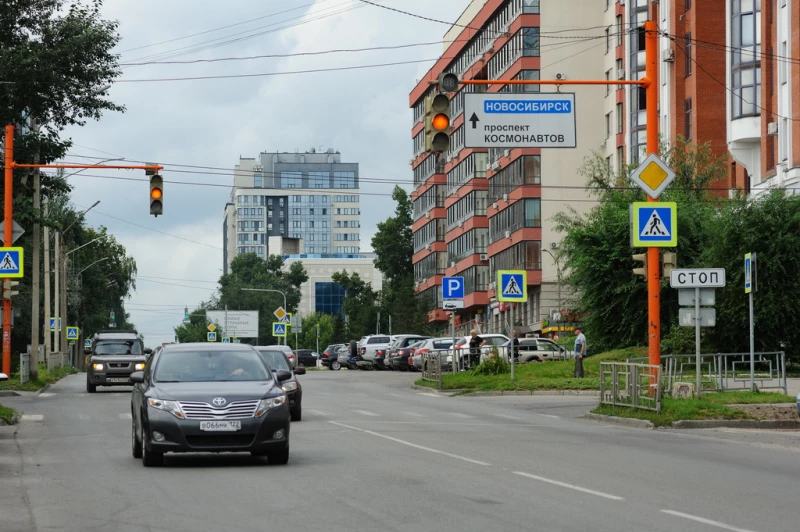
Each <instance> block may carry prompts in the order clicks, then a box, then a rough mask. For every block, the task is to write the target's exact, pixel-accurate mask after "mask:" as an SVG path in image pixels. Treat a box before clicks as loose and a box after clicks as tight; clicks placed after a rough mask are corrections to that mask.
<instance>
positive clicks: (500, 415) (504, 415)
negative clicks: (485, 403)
mask: <svg viewBox="0 0 800 532" xmlns="http://www.w3.org/2000/svg"><path fill="white" fill-rule="evenodd" d="M495 416H497V417H502V418H505V419H519V418H518V417H516V416H509V415H507V414H495Z"/></svg>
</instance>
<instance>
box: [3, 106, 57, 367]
mask: <svg viewBox="0 0 800 532" xmlns="http://www.w3.org/2000/svg"><path fill="white" fill-rule="evenodd" d="M31 129H32V130H33V131H34V133H36V151H35V152H34V153H33V164H39V122H37V121H36V119H31ZM41 200H42V183H41V176H40V175H39V169H38V168H34V169H33V210H34V211H36V216H37V218H36V222H35V223H34V224H33V261H32V266H33V279H31V292H32V293H31V363H30V369H31V378H32V379H34V380H38V379H39V334H40V333H39V326H40V325H42V321H41V312H40V311H41V309H40V308H39V282H40V279H41V274H40V273H39V270H40V269H41V268H40V264H39V262H40V253H41V250H40V247H41V245H42V242H41V235H40V234H39V218H41V213H40V212H39V209H40V207H41ZM7 245H9V244H7ZM45 314H47V313H45ZM48 325H49V320H48Z"/></svg>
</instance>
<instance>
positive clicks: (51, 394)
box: [39, 393, 55, 397]
mask: <svg viewBox="0 0 800 532" xmlns="http://www.w3.org/2000/svg"><path fill="white" fill-rule="evenodd" d="M54 395H55V394H54V393H40V394H39V397H53V396H54Z"/></svg>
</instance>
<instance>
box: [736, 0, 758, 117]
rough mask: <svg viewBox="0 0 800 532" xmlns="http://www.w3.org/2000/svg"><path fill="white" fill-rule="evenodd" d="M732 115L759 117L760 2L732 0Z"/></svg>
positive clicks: (755, 0)
mask: <svg viewBox="0 0 800 532" xmlns="http://www.w3.org/2000/svg"><path fill="white" fill-rule="evenodd" d="M731 16H732V21H731V56H732V57H731V78H732V79H731V87H732V92H733V94H732V96H731V114H732V117H733V118H734V119H735V118H742V117H744V116H758V115H759V114H760V112H759V110H760V108H761V61H760V59H759V58H760V56H761V0H731Z"/></svg>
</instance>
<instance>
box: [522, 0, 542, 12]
mask: <svg viewBox="0 0 800 532" xmlns="http://www.w3.org/2000/svg"><path fill="white" fill-rule="evenodd" d="M522 13H523V14H526V15H527V14H532V15H538V14H539V0H522Z"/></svg>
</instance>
